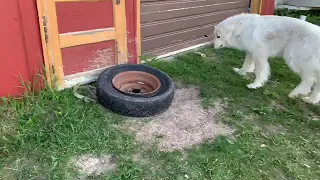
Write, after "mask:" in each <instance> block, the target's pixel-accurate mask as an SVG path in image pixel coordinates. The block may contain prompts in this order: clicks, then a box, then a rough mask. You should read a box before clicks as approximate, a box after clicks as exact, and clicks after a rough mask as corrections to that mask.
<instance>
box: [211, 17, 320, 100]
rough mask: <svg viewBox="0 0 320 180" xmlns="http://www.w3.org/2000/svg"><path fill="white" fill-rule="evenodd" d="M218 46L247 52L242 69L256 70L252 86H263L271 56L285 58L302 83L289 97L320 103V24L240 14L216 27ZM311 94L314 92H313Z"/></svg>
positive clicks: (215, 38)
mask: <svg viewBox="0 0 320 180" xmlns="http://www.w3.org/2000/svg"><path fill="white" fill-rule="evenodd" d="M213 43H214V48H215V49H219V48H223V47H229V48H235V49H238V50H242V51H245V52H246V58H245V61H244V63H243V65H242V67H241V68H234V70H235V71H236V72H237V73H239V74H241V75H245V74H246V73H248V72H255V80H254V82H253V83H251V84H248V88H251V89H256V88H259V87H262V86H263V85H264V84H265V83H266V82H267V81H268V78H269V75H270V66H269V63H268V58H269V57H275V56H280V57H283V58H284V59H285V61H286V63H287V64H288V66H289V67H290V69H291V70H292V71H294V72H295V73H297V74H299V75H300V77H301V83H300V84H299V85H298V86H297V87H296V88H295V89H294V90H293V91H292V92H291V93H290V94H289V97H295V96H298V95H303V96H305V97H304V100H305V101H306V102H308V103H313V104H316V103H319V102H320V27H318V26H316V25H313V24H311V23H308V22H306V21H302V20H299V19H295V18H290V17H280V16H259V15H255V14H240V15H236V16H233V17H230V18H227V19H226V20H224V21H222V22H220V23H219V24H218V25H217V26H216V27H215V30H214V42H213ZM310 93H311V94H310Z"/></svg>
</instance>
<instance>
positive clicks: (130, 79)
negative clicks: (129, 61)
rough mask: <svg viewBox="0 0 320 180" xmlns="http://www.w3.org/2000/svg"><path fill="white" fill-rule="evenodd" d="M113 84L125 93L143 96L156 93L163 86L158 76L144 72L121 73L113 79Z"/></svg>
mask: <svg viewBox="0 0 320 180" xmlns="http://www.w3.org/2000/svg"><path fill="white" fill-rule="evenodd" d="M112 84H113V86H114V87H115V88H116V89H117V90H119V91H121V92H123V93H126V94H131V95H141V96H146V95H152V94H154V93H156V92H157V91H158V90H159V89H160V85H161V83H160V80H159V79H158V78H157V77H156V76H154V75H152V74H150V73H146V72H142V71H125V72H121V73H119V74H117V75H116V76H115V77H114V78H113V79H112Z"/></svg>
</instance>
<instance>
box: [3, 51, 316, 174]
mask: <svg viewBox="0 0 320 180" xmlns="http://www.w3.org/2000/svg"><path fill="white" fill-rule="evenodd" d="M202 52H203V53H205V54H206V55H207V57H206V58H202V57H201V56H199V55H198V54H195V53H192V52H191V53H188V54H185V55H181V56H179V57H177V60H176V61H173V62H163V61H153V62H150V63H149V65H151V66H154V67H157V68H159V69H161V70H163V71H165V72H166V73H168V74H169V75H170V76H171V77H173V79H174V80H175V81H179V82H180V81H182V82H183V83H184V84H185V85H196V86H199V87H200V92H201V98H203V105H204V106H210V105H211V102H212V100H215V99H224V101H225V103H227V104H228V106H227V109H226V111H225V113H224V114H223V116H222V117H221V120H222V121H224V122H225V123H228V124H230V125H232V126H233V127H235V128H236V129H237V131H236V133H235V135H234V138H227V137H222V136H221V137H219V138H218V139H217V140H216V141H215V142H211V141H208V142H204V143H203V144H202V145H199V146H195V147H193V148H190V149H186V150H185V152H179V151H176V152H168V153H166V152H159V151H157V150H156V149H155V148H153V147H146V146H144V145H142V144H139V143H138V142H136V141H135V139H134V136H133V135H132V134H130V133H127V132H124V131H121V130H119V129H117V128H115V126H114V125H120V126H121V124H122V123H123V122H124V121H125V118H123V117H121V116H118V115H115V114H113V113H111V112H109V111H108V110H105V109H103V108H101V107H100V106H99V105H97V104H88V103H85V102H83V101H81V100H78V99H76V98H74V97H73V95H72V92H71V91H70V90H66V91H63V92H50V91H44V92H41V93H40V94H39V95H37V96H32V97H31V98H29V99H27V100H25V101H24V102H20V103H16V102H14V101H12V102H11V104H10V105H9V104H7V105H4V106H2V107H1V108H0V123H1V124H0V128H1V130H2V131H1V132H0V136H2V137H3V138H2V139H1V140H0V143H1V144H0V145H1V151H0V168H1V169H2V170H1V174H0V177H1V176H2V177H3V178H4V179H23V180H26V179H72V177H73V176H74V172H73V171H72V169H71V168H70V165H68V162H69V161H70V159H71V158H72V157H74V156H76V155H82V154H87V153H93V154H103V153H113V154H115V155H116V156H117V158H118V163H117V164H118V168H117V169H116V171H114V172H113V173H111V174H106V175H105V176H101V177H98V178H97V179H139V180H140V179H187V177H189V179H214V180H220V179H221V180H226V179H241V180H242V179H243V180H251V179H274V180H278V179H301V180H306V179H319V177H320V131H319V130H320V123H319V116H320V108H319V107H317V106H312V105H307V104H305V103H303V102H302V101H301V100H292V99H289V98H288V94H289V92H290V91H291V90H292V89H293V88H294V86H295V85H297V83H299V77H297V76H296V75H295V74H293V73H292V72H291V71H290V70H289V69H288V68H287V66H286V65H285V64H284V61H283V60H282V59H271V60H270V63H271V69H272V76H271V78H270V81H269V82H268V83H267V84H266V85H265V86H264V87H263V88H261V89H258V90H249V89H248V88H247V87H246V84H248V83H249V82H251V81H252V79H251V80H247V79H245V78H242V77H240V76H239V75H237V74H235V73H234V72H233V70H232V67H240V66H241V64H242V62H243V59H244V54H243V53H241V52H238V51H235V50H230V49H225V50H219V51H213V50H212V49H210V48H208V49H203V50H202ZM271 125H273V126H282V128H283V129H285V130H283V131H279V132H272V131H270V130H268V128H267V127H270V126H271ZM5 129H6V130H5ZM137 154H139V155H140V157H141V159H140V161H135V160H134V159H135V158H134V157H135V156H136V155H137Z"/></svg>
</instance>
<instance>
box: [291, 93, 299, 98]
mask: <svg viewBox="0 0 320 180" xmlns="http://www.w3.org/2000/svg"><path fill="white" fill-rule="evenodd" d="M298 95H299V94H298V93H296V92H291V93H290V94H289V95H288V96H289V98H295V97H297V96H298Z"/></svg>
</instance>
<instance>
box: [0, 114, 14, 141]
mask: <svg viewBox="0 0 320 180" xmlns="http://www.w3.org/2000/svg"><path fill="white" fill-rule="evenodd" d="M16 117H17V114H16V112H15V111H14V110H13V109H11V108H8V109H3V110H2V109H0V137H2V136H5V135H8V134H14V133H15V132H16V129H17V126H18V123H17V120H16Z"/></svg>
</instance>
